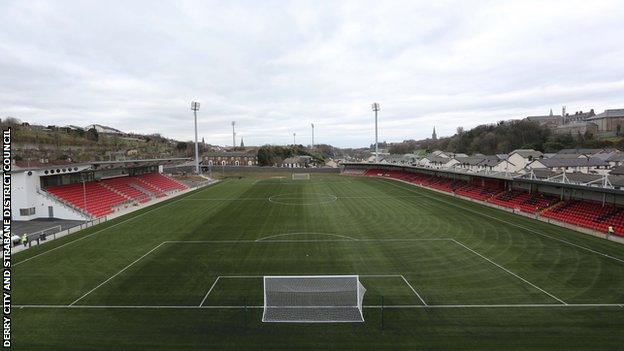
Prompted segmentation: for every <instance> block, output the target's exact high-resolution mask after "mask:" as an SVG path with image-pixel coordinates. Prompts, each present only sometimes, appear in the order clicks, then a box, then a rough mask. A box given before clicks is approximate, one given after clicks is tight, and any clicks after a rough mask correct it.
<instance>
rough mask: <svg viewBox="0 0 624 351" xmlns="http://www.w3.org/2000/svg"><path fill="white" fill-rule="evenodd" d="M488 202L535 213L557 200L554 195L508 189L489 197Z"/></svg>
mask: <svg viewBox="0 0 624 351" xmlns="http://www.w3.org/2000/svg"><path fill="white" fill-rule="evenodd" d="M489 202H491V203H493V204H496V205H499V206H503V207H509V208H515V209H519V210H520V211H523V212H527V213H536V212H539V211H540V210H543V209H545V208H547V207H550V206H552V205H554V204H556V203H557V202H559V200H558V199H557V198H556V197H553V196H548V195H544V194H540V193H533V194H530V193H528V192H526V191H522V190H508V191H506V192H504V193H501V194H499V195H497V196H495V197H493V198H491V199H490V200H489Z"/></svg>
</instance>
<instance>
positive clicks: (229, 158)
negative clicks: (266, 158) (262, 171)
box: [202, 150, 258, 166]
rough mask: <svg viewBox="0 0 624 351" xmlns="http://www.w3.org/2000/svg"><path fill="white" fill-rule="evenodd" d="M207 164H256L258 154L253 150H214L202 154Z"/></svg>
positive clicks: (203, 162)
mask: <svg viewBox="0 0 624 351" xmlns="http://www.w3.org/2000/svg"><path fill="white" fill-rule="evenodd" d="M202 164H203V165H206V166H256V165H257V164H258V154H257V153H256V152H255V151H253V150H251V151H229V152H228V151H212V152H208V153H205V154H204V155H203V156H202Z"/></svg>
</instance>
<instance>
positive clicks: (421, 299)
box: [401, 274, 427, 306]
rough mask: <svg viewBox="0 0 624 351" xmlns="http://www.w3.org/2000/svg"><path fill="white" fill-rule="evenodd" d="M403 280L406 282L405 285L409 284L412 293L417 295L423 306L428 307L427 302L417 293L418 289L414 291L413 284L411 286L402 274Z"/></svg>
mask: <svg viewBox="0 0 624 351" xmlns="http://www.w3.org/2000/svg"><path fill="white" fill-rule="evenodd" d="M401 279H403V281H404V282H405V284H407V286H409V287H410V289H412V291H413V292H414V294H416V296H418V298H419V299H420V301H421V302H422V303H423V305H425V306H427V303H426V302H425V300H424V299H423V298H422V297H421V296H420V294H419V293H418V292H417V291H416V289H414V287H413V286H412V284H410V283H409V282H408V281H407V279H405V277H404V276H403V274H401Z"/></svg>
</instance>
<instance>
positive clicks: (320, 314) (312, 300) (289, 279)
mask: <svg viewBox="0 0 624 351" xmlns="http://www.w3.org/2000/svg"><path fill="white" fill-rule="evenodd" d="M365 293H366V288H364V286H363V285H362V283H360V279H359V276H357V275H307V276H265V277H264V311H263V313H262V321H263V322H290V323H332V322H333V323H339V322H340V323H346V322H364V314H363V312H362V301H363V299H364V294H365Z"/></svg>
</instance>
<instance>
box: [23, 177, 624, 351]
mask: <svg viewBox="0 0 624 351" xmlns="http://www.w3.org/2000/svg"><path fill="white" fill-rule="evenodd" d="M13 264H14V267H13V276H14V280H13V291H14V295H13V305H14V306H13V332H14V334H13V344H14V349H16V350H87V349H97V350H113V349H123V350H134V349H137V350H139V349H143V350H177V349H187V350H198V349H204V350H207V349H210V350H222V349H231V350H243V349H258V350H260V349H273V350H274V349H284V350H295V349H296V350H303V349H340V350H345V349H353V350H356V349H357V350H362V349H370V350H384V349H387V350H397V349H404V350H416V349H424V350H431V349H438V350H442V349H444V350H451V349H453V350H456V349H473V350H486V349H489V350H501V349H505V350H553V349H561V350H580V349H583V350H615V349H621V348H623V347H624V346H623V345H624V305H622V304H624V246H622V245H619V244H616V243H612V242H608V241H606V240H602V239H598V238H594V237H590V236H588V235H584V234H580V233H577V232H574V231H571V230H567V229H563V228H559V227H556V226H553V225H549V224H546V223H542V222H538V221H535V220H532V219H529V218H525V217H521V216H516V215H513V214H510V213H507V212H504V211H499V210H496V209H493V208H489V207H485V206H482V205H479V204H475V203H473V202H469V201H464V200H461V199H457V198H454V197H452V196H449V195H444V194H440V193H437V192H433V191H430V190H426V189H422V188H418V187H414V186H411V185H408V184H404V183H401V182H397V181H393V180H388V179H376V178H360V177H344V176H313V177H312V179H311V180H291V179H290V178H289V177H288V178H285V179H278V178H245V179H236V180H225V181H223V182H221V183H218V184H216V185H213V186H210V187H208V188H204V189H201V190H198V191H194V192H191V193H188V194H186V195H183V196H180V197H178V198H174V199H171V200H168V201H166V202H162V203H159V204H156V205H154V206H151V207H148V208H145V209H142V210H140V211H137V212H134V213H132V214H129V215H126V216H123V217H120V218H117V219H115V220H112V221H109V222H107V223H105V224H102V225H99V226H96V227H93V228H89V229H88V230H85V231H83V232H80V233H77V234H75V235H71V236H68V237H64V238H61V239H58V240H55V241H52V242H50V243H47V244H45V245H41V246H37V247H33V248H32V249H30V250H27V251H25V252H22V253H18V254H16V255H14V257H13ZM317 274H318V275H321V274H358V275H360V276H361V281H362V284H363V285H364V286H365V287H366V289H367V293H366V295H365V298H364V305H365V308H364V318H365V322H363V323H330V324H284V323H262V322H261V317H262V308H261V307H262V278H261V277H262V276H263V275H317ZM382 296H383V304H384V309H383V313H382V309H381V308H380V305H381V300H382ZM382 315H383V320H382ZM382 322H383V323H382Z"/></svg>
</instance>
